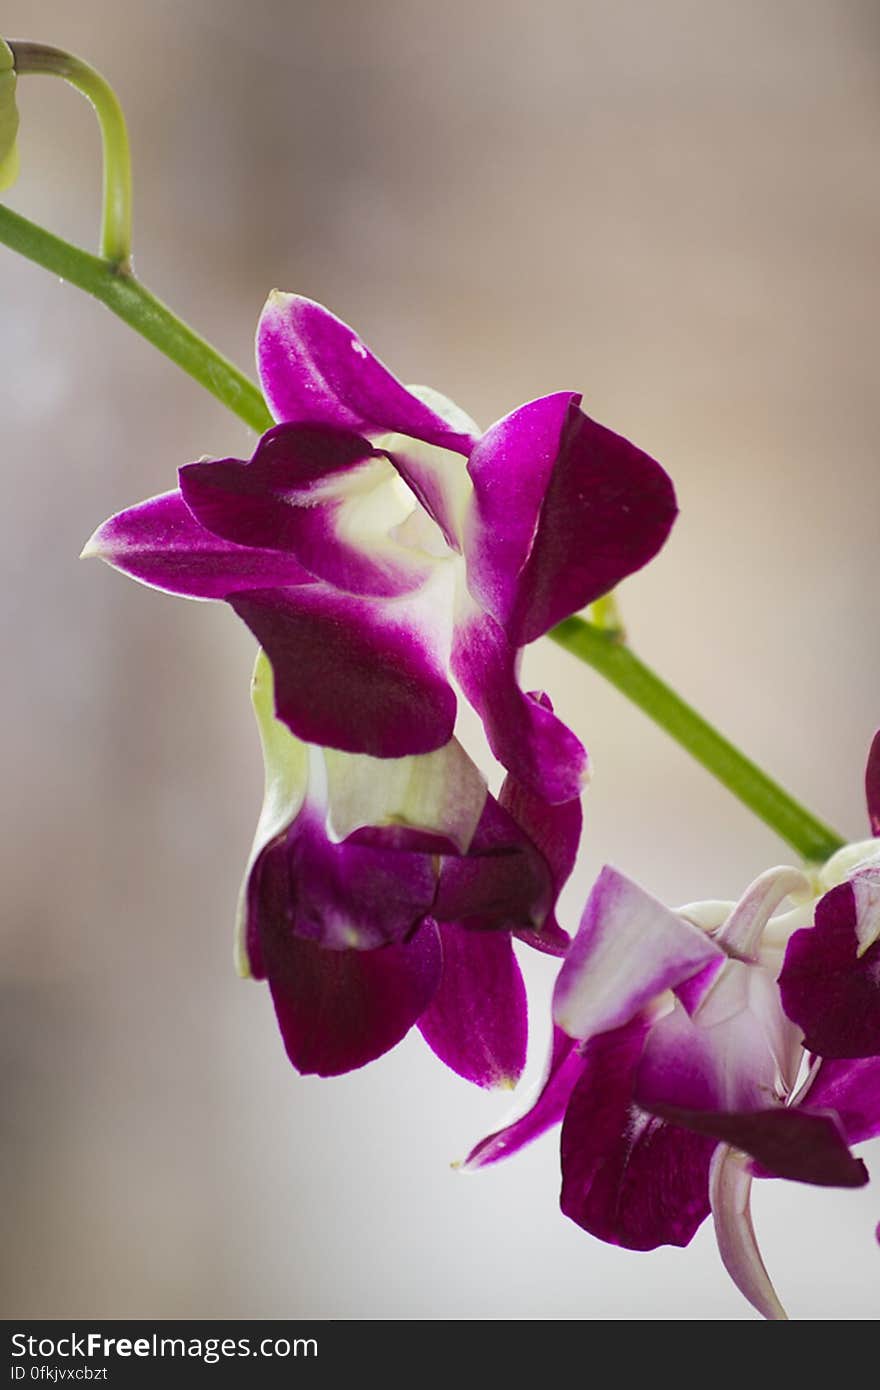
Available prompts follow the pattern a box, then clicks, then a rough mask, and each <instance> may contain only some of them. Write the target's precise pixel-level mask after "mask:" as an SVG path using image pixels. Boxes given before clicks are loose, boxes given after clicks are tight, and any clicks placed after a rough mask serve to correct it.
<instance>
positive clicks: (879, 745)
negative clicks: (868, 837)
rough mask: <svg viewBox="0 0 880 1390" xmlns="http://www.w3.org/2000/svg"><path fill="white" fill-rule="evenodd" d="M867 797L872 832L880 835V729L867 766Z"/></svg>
mask: <svg viewBox="0 0 880 1390" xmlns="http://www.w3.org/2000/svg"><path fill="white" fill-rule="evenodd" d="M865 797H866V799H867V802H868V820H869V821H870V822H871V834H872V835H880V729H878V730H877V732H876V734H875V735H874V737H873V739H872V740H871V751H870V752H869V753H868V765H867V767H866V768H865Z"/></svg>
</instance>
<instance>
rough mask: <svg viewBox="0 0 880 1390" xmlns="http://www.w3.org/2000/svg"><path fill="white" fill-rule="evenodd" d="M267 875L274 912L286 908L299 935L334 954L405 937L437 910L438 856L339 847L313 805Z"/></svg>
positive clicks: (277, 848) (272, 853)
mask: <svg viewBox="0 0 880 1390" xmlns="http://www.w3.org/2000/svg"><path fill="white" fill-rule="evenodd" d="M268 859H271V865H270V864H269V862H268ZM261 878H262V879H263V880H267V879H268V878H271V879H272V881H273V887H272V891H273V894H274V901H275V910H274V915H275V916H278V915H279V912H280V910H281V907H282V906H284V908H285V911H284V916H285V921H286V923H287V927H288V929H289V930H290V931H291V932H292V933H294V934H295V935H296V936H299V937H303V938H305V939H307V940H309V941H315V942H317V943H318V944H319V945H321V946H323V947H326V948H328V949H330V950H347V949H349V948H352V949H356V950H373V949H375V948H376V947H379V946H384V945H387V944H388V943H390V942H395V941H402V940H404V939H405V938H406V937H408V936H409V935H410V934H411V933H412V932H413V931H414V930H415V928H416V927H417V926H418V924H419V923H420V922H421V921H422V919H423V918H424V917H425V916H426V915H427V914H428V912H429V911H430V909H431V906H432V903H433V900H434V893H435V890H436V871H435V868H434V858H433V856H432V855H430V854H420V853H415V854H414V853H411V852H409V851H407V850H399V849H394V848H391V849H389V848H384V847H376V845H375V844H370V845H363V844H359V843H352V841H350V840H343V841H342V842H341V843H338V844H337V843H333V842H332V841H330V840H328V839H327V831H326V827H325V825H324V823H323V820H321V819H319V818H318V817H317V816H316V815H315V813H314V812H313V811H311V810H310V808H309V806H308V803H307V804H306V806H305V807H304V809H303V810H302V811H301V812H300V814H299V815H298V816H297V818H296V820H295V821H294V823H293V825H292V826H291V827H290V829H289V830H288V832H287V835H286V837H285V838H284V840H282V841H280V842H277V843H276V844H275V845H274V846H273V847H272V849H271V850H269V851H268V858H267V859H266V860H264V862H263V865H262V871H261ZM285 884H286V890H285V889H284V885H285ZM282 893H285V896H283V897H282V896H279V895H281V894H282Z"/></svg>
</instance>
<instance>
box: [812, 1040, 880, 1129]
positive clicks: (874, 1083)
mask: <svg viewBox="0 0 880 1390" xmlns="http://www.w3.org/2000/svg"><path fill="white" fill-rule="evenodd" d="M800 1108H801V1109H802V1110H807V1111H814V1110H819V1111H822V1110H831V1111H833V1112H834V1113H835V1114H836V1115H837V1116H838V1117H839V1119H840V1123H841V1125H842V1126H843V1131H844V1133H845V1135H846V1138H847V1142H848V1143H850V1144H861V1143H862V1141H863V1140H865V1139H876V1138H877V1136H878V1135H880V1057H859V1058H858V1059H856V1060H855V1061H850V1060H849V1059H847V1060H836V1061H831V1062H827V1061H823V1062H822V1064H821V1066H820V1067H819V1070H818V1072H817V1073H816V1076H815V1078H814V1080H813V1083H812V1085H811V1086H810V1089H809V1090H808V1092H807V1094H806V1096H805V1097H804V1099H803V1101H801V1104H800Z"/></svg>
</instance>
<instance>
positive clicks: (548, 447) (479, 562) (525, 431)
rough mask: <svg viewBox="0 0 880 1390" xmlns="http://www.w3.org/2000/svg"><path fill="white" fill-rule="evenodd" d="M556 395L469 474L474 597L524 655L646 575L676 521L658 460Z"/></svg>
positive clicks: (496, 441)
mask: <svg viewBox="0 0 880 1390" xmlns="http://www.w3.org/2000/svg"><path fill="white" fill-rule="evenodd" d="M579 402H580V397H579V396H573V395H570V394H567V393H560V394H559V395H554V396H548V397H545V398H544V399H542V400H539V401H532V402H531V403H530V404H529V405H525V406H522V407H520V409H519V410H516V411H514V412H513V414H512V415H508V416H507V417H506V418H505V419H504V420H501V421H499V423H498V424H497V425H494V426H493V427H492V428H491V429H490V430H488V431H487V432H486V434H485V435H484V436H483V438H482V440H481V441H480V443H479V444H478V445H477V447H476V448H475V450H474V452H473V454H472V455H471V459H470V463H469V465H468V467H469V471H470V473H471V476H472V478H473V480H474V509H473V514H472V521H471V525H470V531H469V535H468V539H467V544H466V554H467V556H468V562H469V571H468V572H469V580H470V582H471V588H472V592H473V593H474V594H475V596H476V597H477V598H478V599H479V601H480V602H481V603H482V604H483V606H484V607H486V608H487V609H488V610H489V612H491V613H492V614H493V616H494V617H495V618H497V620H498V621H499V622H500V623H501V625H502V626H503V627H504V628H505V630H506V632H507V633H508V636H509V637H510V639H511V641H512V642H513V643H514V645H515V646H524V645H525V644H526V643H528V642H532V641H534V639H535V638H536V637H540V636H541V634H542V633H544V632H546V631H547V630H548V629H549V628H551V627H553V625H554V624H555V623H558V622H559V621H560V620H561V619H562V618H566V617H568V616H569V614H571V613H575V612H577V610H578V609H580V608H583V607H585V606H586V604H588V603H591V602H592V601H593V600H594V599H597V598H599V597H600V596H601V595H602V594H605V593H607V592H608V591H609V590H610V589H613V588H614V586H615V585H616V584H618V583H619V582H620V580H621V579H624V578H625V577H626V576H627V575H628V574H632V573H634V571H636V570H638V569H641V568H642V566H643V565H645V564H647V562H648V561H649V560H650V559H652V558H653V556H654V555H656V553H657V551H658V550H659V549H660V547H661V546H662V545H663V543H664V541H665V540H666V537H667V536H668V534H669V530H670V528H671V526H672V523H673V521H674V520H675V517H676V514H677V508H676V503H675V493H674V490H673V487H672V483H671V482H670V480H669V478H668V476H667V475H666V473H665V472H664V471H663V469H662V468H661V467H660V465H659V464H657V463H655V462H654V460H653V459H651V458H649V457H648V455H647V454H644V453H642V451H641V450H640V449H637V448H636V447H635V446H634V445H632V444H630V443H629V442H628V441H627V440H625V439H622V438H621V437H620V435H617V434H614V433H612V431H611V430H608V429H605V428H604V426H602V425H599V424H597V423H596V422H595V421H594V420H591V419H590V418H589V417H588V416H586V415H584V414H583V412H582V411H581V410H580V409H579V408H578V407H579Z"/></svg>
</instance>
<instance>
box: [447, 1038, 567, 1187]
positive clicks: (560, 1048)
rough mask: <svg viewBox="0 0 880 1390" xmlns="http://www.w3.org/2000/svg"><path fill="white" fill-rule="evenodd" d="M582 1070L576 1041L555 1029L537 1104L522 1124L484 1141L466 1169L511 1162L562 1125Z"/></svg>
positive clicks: (520, 1122) (468, 1162)
mask: <svg viewBox="0 0 880 1390" xmlns="http://www.w3.org/2000/svg"><path fill="white" fill-rule="evenodd" d="M582 1070H583V1062H582V1060H581V1056H580V1052H579V1051H578V1050H577V1049H576V1047H575V1044H574V1042H573V1040H572V1039H571V1038H570V1037H569V1036H568V1034H567V1033H563V1031H562V1029H561V1028H554V1030H553V1047H552V1051H551V1054H550V1061H549V1063H548V1066H547V1071H546V1073H545V1076H544V1080H543V1082H542V1083H541V1088H540V1090H539V1092H538V1094H537V1096H536V1097H535V1100H534V1101H533V1103H532V1104H531V1106H530V1107H529V1109H528V1110H527V1111H526V1113H525V1114H524V1115H521V1116H520V1118H519V1119H518V1120H514V1121H512V1123H511V1124H509V1125H505V1127H504V1128H503V1129H499V1130H496V1131H495V1133H494V1134H490V1135H488V1136H487V1137H486V1138H485V1139H481V1140H480V1142H479V1144H477V1145H476V1146H475V1147H474V1148H473V1149H472V1150H471V1152H470V1153H469V1154H468V1156H467V1159H466V1160H465V1166H466V1167H467V1168H485V1167H486V1166H487V1164H489V1163H497V1162H498V1160H499V1159H500V1158H509V1157H510V1155H511V1154H515V1153H517V1152H518V1151H519V1150H520V1149H522V1148H524V1147H525V1145H526V1144H530V1143H531V1142H532V1140H533V1139H537V1138H539V1137H540V1135H542V1134H545V1133H546V1131H547V1130H548V1129H550V1128H551V1127H552V1126H553V1125H557V1124H559V1122H560V1120H561V1119H562V1117H563V1115H564V1114H565V1107H566V1106H567V1105H568V1102H569V1098H570V1096H571V1093H572V1090H573V1088H574V1086H575V1084H576V1082H577V1080H578V1078H579V1077H580V1074H581V1071H582Z"/></svg>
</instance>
